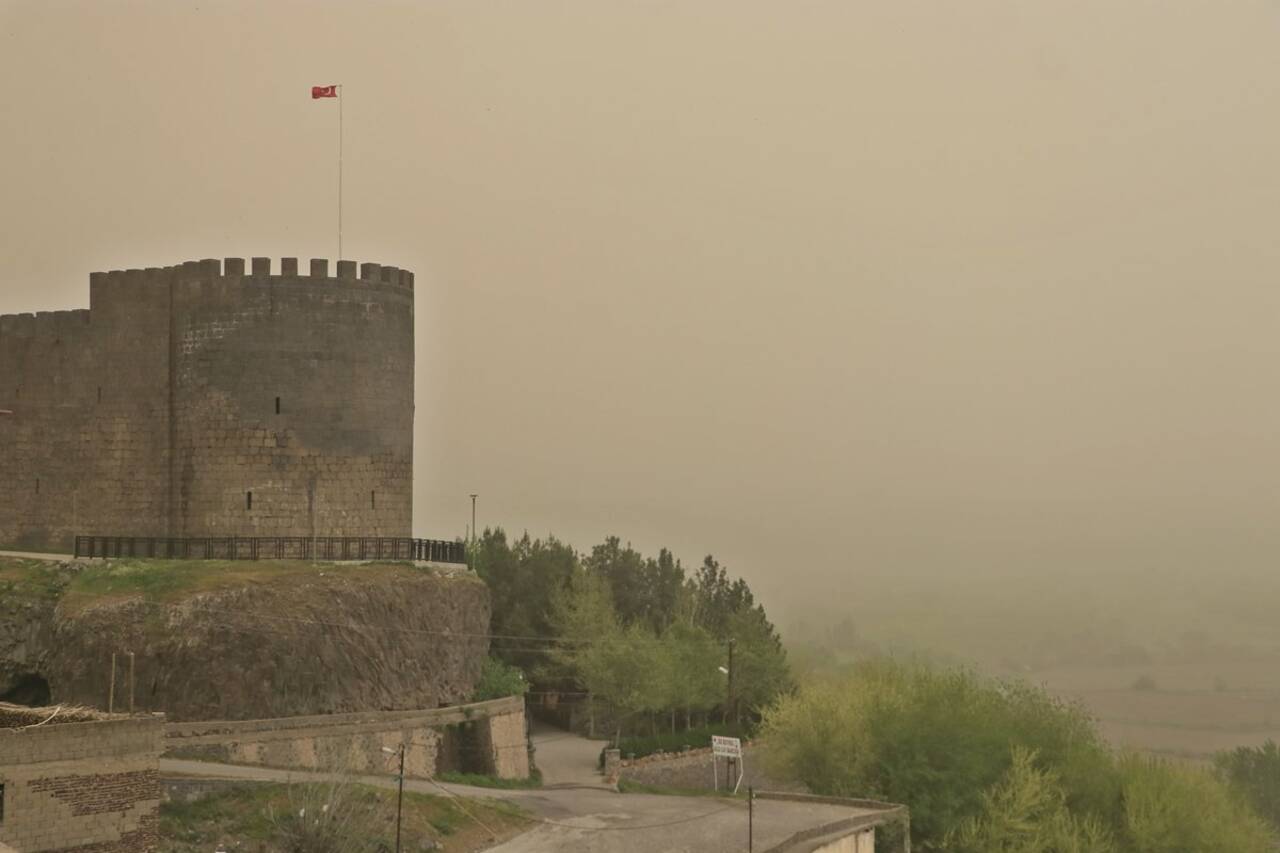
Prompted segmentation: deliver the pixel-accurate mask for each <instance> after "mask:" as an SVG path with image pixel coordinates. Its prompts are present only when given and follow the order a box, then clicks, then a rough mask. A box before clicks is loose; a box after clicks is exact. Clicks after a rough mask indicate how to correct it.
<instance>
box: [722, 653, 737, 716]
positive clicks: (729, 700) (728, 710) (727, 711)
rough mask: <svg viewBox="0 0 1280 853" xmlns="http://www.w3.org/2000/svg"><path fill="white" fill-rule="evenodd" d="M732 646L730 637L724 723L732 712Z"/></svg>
mask: <svg viewBox="0 0 1280 853" xmlns="http://www.w3.org/2000/svg"><path fill="white" fill-rule="evenodd" d="M734 645H735V641H734V639H733V638H732V637H730V638H729V679H728V680H729V695H728V697H727V701H726V702H725V706H724V716H725V721H726V722H728V719H729V714H730V713H732V712H733V647H734Z"/></svg>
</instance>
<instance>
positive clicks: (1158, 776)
mask: <svg viewBox="0 0 1280 853" xmlns="http://www.w3.org/2000/svg"><path fill="white" fill-rule="evenodd" d="M1119 768H1120V774H1121V776H1122V778H1123V780H1124V826H1123V837H1124V839H1125V841H1126V842H1127V843H1126V846H1125V847H1124V849H1125V850H1131V851H1135V852H1136V853H1145V851H1148V850H1151V851H1165V850H1169V851H1179V853H1181V851H1187V853H1201V851H1204V853H1263V852H1264V851H1269V850H1273V849H1274V847H1273V845H1274V842H1275V839H1274V837H1273V836H1272V834H1271V832H1270V830H1269V829H1268V827H1267V825H1266V824H1265V823H1264V822H1263V821H1262V819H1261V818H1259V817H1258V816H1257V815H1256V814H1254V813H1253V812H1252V811H1251V810H1250V808H1249V807H1248V806H1247V805H1246V803H1245V802H1244V801H1243V799H1241V798H1238V797H1236V796H1233V795H1232V793H1231V791H1230V790H1229V789H1228V788H1227V786H1226V785H1224V784H1223V783H1222V782H1220V781H1219V780H1217V779H1215V778H1214V777H1213V775H1212V774H1210V773H1208V772H1206V771H1204V770H1201V769H1200V768H1198V767H1194V766H1191V765H1185V764H1174V763H1172V762H1169V761H1165V760H1161V759H1156V758H1148V757H1146V756H1139V755H1126V756H1124V757H1122V758H1121V759H1120V761H1119Z"/></svg>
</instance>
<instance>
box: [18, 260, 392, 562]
mask: <svg viewBox="0 0 1280 853" xmlns="http://www.w3.org/2000/svg"><path fill="white" fill-rule="evenodd" d="M244 266H245V265H244V262H243V261H242V260H240V259H235V258H228V259H227V261H226V263H225V266H224V264H223V263H221V262H219V261H216V260H213V261H198V262H191V263H187V264H183V265H181V266H175V267H166V268H162V269H148V270H129V271H125V272H111V273H94V274H93V275H91V276H90V309H89V310H88V311H83V310H80V311H60V312H47V313H40V314H35V315H31V314H23V315H8V316H3V317H0V377H3V379H0V383H2V384H0V408H5V409H11V410H12V411H13V412H14V414H13V415H12V416H5V417H3V418H0V447H3V448H4V452H3V453H0V482H4V483H6V484H7V488H6V489H4V490H2V491H0V543H4V544H14V545H19V546H24V547H33V548H34V547H47V546H54V547H64V548H65V547H69V545H70V542H71V537H72V536H73V535H74V534H75V533H77V532H79V533H90V534H99V535H144V536H145V535H170V536H202V535H245V536H250V535H287V536H310V535H335V536H341V535H353V536H354V535H386V536H409V535H411V516H412V482H411V478H412V461H413V371H414V363H413V354H414V353H413V276H412V274H411V273H408V272H405V271H402V270H399V269H396V268H394V267H383V266H380V265H378V264H365V265H364V266H363V267H362V268H361V269H360V270H359V272H358V274H357V270H356V266H355V264H354V263H353V262H348V261H344V262H341V263H339V264H338V269H337V270H336V272H337V276H336V277H334V276H330V275H329V269H328V263H327V262H325V261H313V262H312V265H311V268H310V270H309V271H308V272H309V274H303V275H299V274H298V270H297V262H296V260H293V259H288V258H286V259H284V261H283V262H282V264H281V270H280V272H279V273H278V274H275V275H272V274H270V262H269V261H268V260H267V259H254V264H253V267H252V269H251V270H249V271H248V273H247V274H246V271H245V269H244ZM277 398H279V411H277V404H276V399H277ZM249 492H253V505H252V508H250V506H249V502H248V498H247V494H248V493H249Z"/></svg>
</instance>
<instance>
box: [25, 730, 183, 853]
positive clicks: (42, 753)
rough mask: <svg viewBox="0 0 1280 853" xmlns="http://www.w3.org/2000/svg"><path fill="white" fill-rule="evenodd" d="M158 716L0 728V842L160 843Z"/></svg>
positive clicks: (132, 847) (53, 845) (48, 846)
mask: <svg viewBox="0 0 1280 853" xmlns="http://www.w3.org/2000/svg"><path fill="white" fill-rule="evenodd" d="M163 723H164V720H163V717H160V716H154V717H152V716H148V717H132V718H121V719H110V720H101V721H95V722H83V723H62V724H58V723H52V724H50V725H47V726H41V727H39V728H25V729H0V784H3V785H4V819H3V821H2V822H0V842H3V843H4V844H8V845H9V846H11V847H13V848H14V849H15V850H18V851H20V853H37V851H54V850H56V851H68V853H70V851H75V853H145V851H151V850H155V849H156V829H157V815H158V809H159V806H160V784H159V778H158V769H159V760H160V749H161V743H162V739H163V733H164V725H163Z"/></svg>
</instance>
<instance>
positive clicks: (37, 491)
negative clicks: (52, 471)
mask: <svg viewBox="0 0 1280 853" xmlns="http://www.w3.org/2000/svg"><path fill="white" fill-rule="evenodd" d="M36 494H37V495H38V494H40V478H39V477H36Z"/></svg>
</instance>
